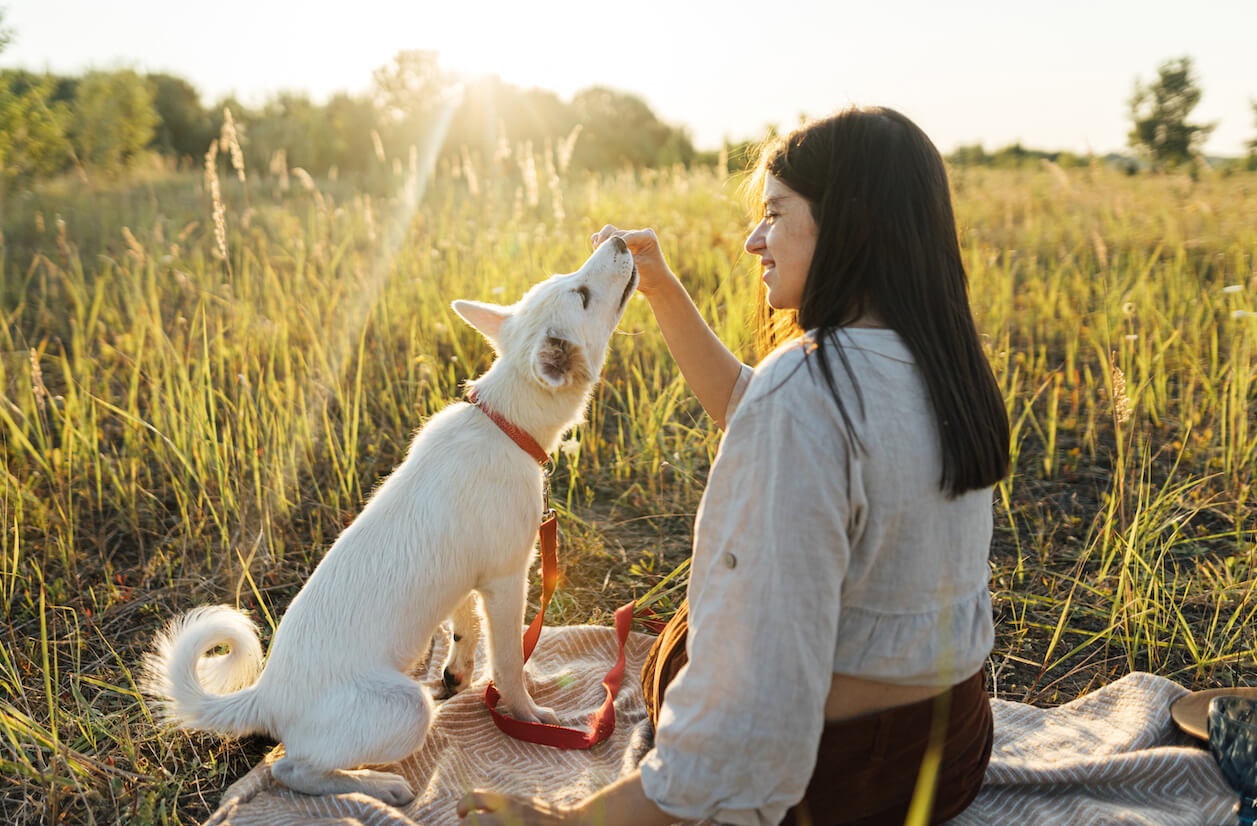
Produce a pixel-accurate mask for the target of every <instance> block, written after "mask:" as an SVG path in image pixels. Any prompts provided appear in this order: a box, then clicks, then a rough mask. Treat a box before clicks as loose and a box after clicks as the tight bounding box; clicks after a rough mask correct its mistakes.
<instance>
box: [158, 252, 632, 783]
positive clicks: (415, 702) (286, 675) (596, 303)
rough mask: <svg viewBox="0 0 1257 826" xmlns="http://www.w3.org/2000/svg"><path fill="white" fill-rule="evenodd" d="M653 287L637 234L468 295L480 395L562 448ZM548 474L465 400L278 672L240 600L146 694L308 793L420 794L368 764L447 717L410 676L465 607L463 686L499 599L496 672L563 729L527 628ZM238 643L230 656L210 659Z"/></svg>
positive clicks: (316, 587) (330, 574)
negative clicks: (439, 716) (279, 745)
mask: <svg viewBox="0 0 1257 826" xmlns="http://www.w3.org/2000/svg"><path fill="white" fill-rule="evenodd" d="M636 285H637V271H636V269H635V268H634V266H633V259H632V256H631V255H630V254H629V252H628V249H627V248H626V246H625V245H624V242H623V241H621V240H620V239H619V238H613V239H611V241H610V242H609V243H605V244H603V245H602V246H601V247H599V248H598V250H597V251H595V252H594V254H593V255H592V256H591V257H590V258H589V260H588V261H586V262H585V264H584V265H583V266H582V267H581V268H580V270H578V271H577V272H575V273H572V274H570V275H555V276H552V277H551V278H549V279H547V280H545V281H543V282H541V283H540V284H538V285H536V286H535V287H533V288H532V289H531V290H529V291H528V293H527V294H526V295H525V296H524V297H523V298H522V299H521V300H520V301H519V302H518V303H517V304H515V305H513V306H510V307H500V306H497V305H493V304H482V303H479V302H473V301H456V302H454V305H453V306H454V310H455V311H456V312H457V313H458V314H459V315H460V316H462V317H463V318H464V319H465V320H466V321H467V322H468V323H470V324H471V325H472V326H474V327H475V328H476V329H477V330H479V331H480V332H481V333H482V334H483V335H484V336H485V337H486V338H487V339H488V340H489V341H490V342H491V343H492V345H493V348H494V350H495V351H496V353H497V356H498V357H497V359H496V360H495V361H494V363H493V366H492V367H491V368H490V369H489V370H488V371H487V372H486V373H485V374H484V375H483V376H481V377H480V378H479V379H477V380H475V381H474V382H472V384H473V386H474V387H475V389H476V393H477V394H478V397H479V401H480V402H481V403H482V404H483V405H485V406H486V407H488V408H490V409H493V410H495V411H497V412H498V413H500V414H501V415H502V416H503V417H505V418H506V420H507V421H509V422H511V423H513V424H514V425H515V426H516V427H518V428H519V429H521V430H523V431H524V432H525V433H528V434H530V435H531V436H532V437H533V439H535V440H536V441H537V443H538V444H539V445H540V446H541V447H542V448H543V449H544V450H546V451H547V452H549V453H552V452H553V451H554V449H555V448H556V447H557V446H558V443H559V440H560V439H561V438H562V435H563V433H564V432H565V431H566V430H568V429H569V428H570V427H572V426H573V425H575V424H576V423H578V422H579V421H581V419H582V417H583V415H584V411H585V406H586V404H587V402H588V399H589V394H590V391H591V390H592V388H593V385H594V383H595V382H596V380H597V377H598V375H599V373H600V372H601V370H602V365H603V362H604V360H605V358H606V352H607V342H608V340H609V339H610V336H611V333H612V332H613V331H614V329H615V327H616V324H617V323H618V322H619V320H620V317H621V315H622V314H623V312H624V307H625V305H626V304H627V302H628V298H629V296H630V295H631V294H632V292H633V289H634V288H635V287H636ZM542 484H543V477H542V469H541V467H540V466H539V464H538V462H537V460H535V459H534V458H532V457H531V456H529V455H528V453H526V452H525V451H524V450H523V449H521V448H520V447H519V446H517V445H516V444H515V443H514V442H513V441H512V440H511V439H510V438H509V437H508V436H507V435H506V434H505V433H504V432H503V431H502V430H501V429H499V428H498V426H497V425H496V424H494V422H493V421H492V420H491V419H490V418H489V417H488V416H487V415H485V413H484V412H482V411H481V410H477V409H476V408H475V407H473V406H471V405H469V404H465V403H455V404H451V405H449V406H448V407H446V408H445V409H444V410H442V411H441V412H440V413H438V414H437V415H435V416H433V417H432V419H431V420H430V421H429V422H428V423H427V424H426V426H424V427H423V428H422V429H421V430H420V431H419V432H418V433H417V434H416V436H415V438H414V441H413V442H412V443H411V446H410V451H409V453H408V454H407V455H406V459H405V461H404V462H402V464H401V465H400V466H399V467H398V468H397V469H396V470H394V471H393V473H392V474H391V475H390V476H389V477H388V478H387V479H386V480H385V481H384V482H383V484H381V485H380V487H379V489H378V490H376V492H375V494H374V495H373V496H372V497H371V500H370V502H368V503H367V506H366V507H365V508H364V509H363V511H362V513H361V514H360V515H359V516H358V518H357V519H356V520H354V522H353V524H351V525H350V526H349V527H348V528H346V529H345V532H344V533H342V534H341V535H340V537H339V538H338V539H337V540H336V542H335V544H333V545H332V548H331V550H329V551H328V552H327V555H326V556H325V557H324V558H323V561H322V562H321V563H320V564H319V566H318V567H317V568H316V569H315V571H314V574H313V575H312V576H311V577H310V580H309V582H307V583H306V585H305V587H304V588H302V589H301V592H300V593H298V594H297V596H296V597H295V598H294V599H293V601H292V604H291V605H289V606H288V611H287V613H286V614H285V615H284V617H283V621H282V622H281V623H280V625H279V627H278V628H276V629H275V636H274V638H273V639H272V640H271V646H270V655H269V658H268V659H267V661H266V666H265V668H264V669H262V670H261V673H260V674H259V673H258V670H259V667H260V666H261V663H262V649H261V644H260V642H259V639H258V632H257V628H256V627H255V626H254V624H253V622H252V621H251V620H250V619H249V618H248V616H247V615H245V614H243V613H241V612H240V611H237V610H236V609H234V608H231V607H228V606H223V605H219V606H207V607H203V608H197V609H194V610H192V611H189V612H188V613H187V614H185V615H184V616H183V617H181V618H179V619H177V620H175V621H174V622H172V623H171V625H170V627H169V628H168V629H167V630H166V632H165V633H164V634H163V635H161V636H160V637H159V638H158V641H157V646H156V651H155V652H154V653H153V654H151V655H149V657H148V662H147V667H148V678H147V682H146V688H147V690H148V691H149V692H150V693H152V694H153V695H154V696H156V697H157V698H158V699H159V702H160V703H161V706H162V710H163V711H164V713H165V715H166V717H167V718H168V719H170V720H172V721H173V722H175V723H176V724H178V725H179V726H181V727H184V728H191V729H201V730H207V731H215V732H219V733H222V734H227V735H232V736H240V735H245V734H250V733H257V732H264V733H267V734H269V735H271V736H272V737H275V738H277V739H279V740H282V741H283V743H284V752H285V754H284V757H283V758H282V759H280V760H279V761H278V762H276V763H275V765H274V767H273V772H274V776H275V778H276V779H277V780H278V781H279V782H281V783H283V784H284V785H285V786H287V787H289V788H291V789H295V790H297V791H301V792H306V793H308V794H335V793H345V792H365V793H366V794H369V795H372V796H374V797H377V798H379V799H381V800H383V801H385V802H387V803H392V804H401V803H405V802H407V801H409V800H410V799H411V798H412V797H413V796H414V792H413V790H412V789H411V788H410V786H409V784H408V783H407V782H406V781H405V780H404V779H403V778H401V777H400V776H398V775H395V774H388V773H384V772H375V771H366V770H358V771H351V769H354V768H355V767H357V766H361V765H364V764H377V763H389V762H393V761H397V760H401V759H402V758H404V757H406V756H407V755H409V754H411V753H412V752H414V751H415V750H416V749H417V748H419V746H420V745H421V744H422V743H423V739H424V736H425V735H426V733H427V730H428V725H429V723H430V721H431V718H432V713H433V704H432V700H431V699H430V698H429V696H428V693H427V691H426V690H425V689H424V688H423V687H422V686H421V685H420V684H419V683H417V682H416V681H415V680H414V679H413V678H412V677H411V676H410V674H411V671H412V669H413V668H414V667H415V666H416V665H417V664H418V663H419V661H420V660H421V659H422V658H423V657H424V656H425V652H426V651H427V650H428V648H429V642H430V640H431V638H432V636H433V634H434V633H435V632H436V630H437V627H438V626H439V625H440V623H441V621H442V620H443V619H444V618H446V617H449V616H450V615H451V614H454V625H455V628H454V632H455V635H456V637H457V638H458V642H457V643H456V644H455V645H454V646H453V650H452V651H451V656H450V660H449V662H448V663H447V665H446V669H445V673H446V684H447V687H450V688H459V687H462V685H464V684H465V683H466V682H468V681H470V679H471V665H472V660H471V657H472V654H471V653H470V652H472V651H474V647H475V637H476V636H478V627H479V626H478V620H477V618H476V616H475V611H474V603H473V601H472V600H473V598H472V596H471V593H472V592H473V591H475V592H478V593H479V594H480V597H481V599H482V601H483V604H484V611H485V618H486V621H487V623H488V632H489V654H490V661H491V666H492V671H493V678H494V680H495V682H496V684H497V687H498V690H499V691H500V692H501V695H502V702H503V703H504V704H505V705H506V707H507V708H509V709H510V711H511V712H512V713H513V714H514V715H515V716H516V717H518V718H521V719H525V720H532V721H538V720H544V721H547V722H556V720H555V718H554V714H553V713H552V712H551V711H550V710H549V709H546V708H542V707H540V706H538V705H537V704H536V703H534V702H533V699H532V697H531V696H529V694H528V689H527V688H526V687H525V685H524V677H523V651H522V646H521V643H520V632H521V628H522V626H523V620H524V603H525V599H526V595H527V589H528V584H527V576H528V570H529V568H530V566H531V563H532V559H533V554H534V542H535V539H536V536H537V526H538V523H539V521H540V514H541V507H542V504H541V503H542ZM219 646H226V647H227V648H228V653H227V654H225V655H221V656H208V655H209V654H210V653H211V652H212V651H213V650H214V649H215V648H217V647H219Z"/></svg>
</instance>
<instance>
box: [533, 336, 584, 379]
mask: <svg viewBox="0 0 1257 826" xmlns="http://www.w3.org/2000/svg"><path fill="white" fill-rule="evenodd" d="M532 363H533V372H534V373H536V375H537V378H538V379H540V380H541V381H542V383H544V384H546V385H548V386H550V387H554V388H559V387H563V386H564V385H567V384H573V383H575V384H584V383H587V382H588V381H589V380H590V378H591V376H590V372H589V361H588V359H586V358H585V351H584V350H583V349H582V348H581V346H580V345H578V344H576V343H575V342H573V341H571V340H570V339H569V338H567V337H566V336H564V335H563V334H562V333H558V332H555V331H554V330H549V331H547V332H546V334H545V336H544V337H543V338H542V339H541V343H540V344H539V345H538V346H537V350H536V352H535V353H533V362H532Z"/></svg>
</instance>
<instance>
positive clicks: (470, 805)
mask: <svg viewBox="0 0 1257 826" xmlns="http://www.w3.org/2000/svg"><path fill="white" fill-rule="evenodd" d="M507 802H508V801H507V799H506V797H505V796H503V795H500V794H498V793H497V792H488V791H484V790H483V789H476V790H475V791H471V792H468V793H467V796H466V797H464V798H463V799H462V800H460V801H458V816H459V817H467V815H469V814H471V813H472V812H496V811H499V810H501V809H502V808H504V807H505V806H506V805H507Z"/></svg>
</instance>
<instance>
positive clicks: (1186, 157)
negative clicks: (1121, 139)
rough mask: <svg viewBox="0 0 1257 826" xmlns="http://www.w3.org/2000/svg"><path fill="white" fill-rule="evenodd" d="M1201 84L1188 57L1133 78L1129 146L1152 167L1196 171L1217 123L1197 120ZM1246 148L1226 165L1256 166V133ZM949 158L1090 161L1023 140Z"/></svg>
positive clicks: (1008, 163) (967, 149)
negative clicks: (1027, 145) (1194, 118)
mask: <svg viewBox="0 0 1257 826" xmlns="http://www.w3.org/2000/svg"><path fill="white" fill-rule="evenodd" d="M1202 94H1203V90H1202V89H1201V87H1200V81H1199V79H1198V78H1197V76H1196V72H1195V66H1194V64H1193V62H1192V59H1191V58H1190V57H1187V56H1184V57H1177V58H1173V59H1171V60H1166V61H1164V62H1163V63H1161V65H1160V66H1158V67H1157V77H1156V79H1155V80H1152V81H1150V82H1148V83H1143V82H1142V81H1140V80H1139V79H1138V78H1136V79H1135V90H1134V93H1133V94H1132V95H1131V97H1130V100H1129V101H1128V102H1127V106H1128V110H1127V113H1128V116H1129V118H1130V122H1131V130H1130V132H1129V133H1128V134H1127V136H1126V142H1127V146H1129V147H1130V148H1131V149H1133V150H1135V152H1136V156H1137V158H1138V160H1139V161H1140V162H1142V163H1143V164H1144V165H1146V166H1149V167H1151V168H1154V169H1173V168H1179V167H1183V166H1190V167H1191V169H1192V171H1193V172H1195V171H1197V170H1198V169H1199V167H1200V165H1201V164H1202V163H1203V158H1202V157H1201V152H1200V147H1201V145H1203V144H1204V142H1205V141H1206V140H1207V139H1208V138H1209V135H1210V134H1212V132H1213V130H1214V129H1215V128H1216V127H1217V123H1193V122H1192V121H1191V120H1190V118H1191V113H1192V110H1194V109H1195V108H1196V105H1197V104H1198V103H1200V98H1201V96H1202ZM1251 105H1252V107H1253V119H1254V127H1257V101H1252V103H1251ZM1246 148H1247V150H1248V153H1247V155H1246V156H1245V157H1243V158H1238V159H1233V160H1232V161H1231V162H1230V164H1229V165H1228V166H1227V167H1226V168H1227V169H1228V170H1230V169H1236V168H1242V169H1247V170H1249V171H1255V170H1257V138H1254V139H1253V140H1251V141H1249V142H1248V143H1247V145H1246ZM948 160H949V161H951V162H952V163H954V164H959V165H970V166H975V165H976V166H996V167H1018V166H1022V165H1024V164H1027V163H1039V162H1041V161H1044V160H1047V161H1051V162H1053V163H1056V164H1058V165H1060V166H1063V167H1069V166H1082V165H1086V164H1089V163H1090V160H1091V159H1090V158H1089V157H1087V156H1082V155H1076V154H1074V153H1071V152H1044V151H1040V150H1035V149H1027V148H1025V147H1023V146H1022V145H1021V144H1020V143H1015V144H1012V145H1011V146H1007V147H1004V148H1003V149H1000V150H998V151H996V152H994V153H988V152H986V150H984V149H983V147H982V145H981V144H973V145H970V146H961V147H959V148H958V149H957V150H956V151H955V152H953V153H952V154H951V155H950V156H949V157H948ZM1119 160H1120V162H1121V163H1122V165H1123V166H1124V167H1125V168H1126V170H1127V171H1128V172H1132V173H1133V172H1135V171H1137V169H1138V166H1137V165H1136V164H1135V162H1134V161H1132V160H1131V159H1128V158H1125V159H1119Z"/></svg>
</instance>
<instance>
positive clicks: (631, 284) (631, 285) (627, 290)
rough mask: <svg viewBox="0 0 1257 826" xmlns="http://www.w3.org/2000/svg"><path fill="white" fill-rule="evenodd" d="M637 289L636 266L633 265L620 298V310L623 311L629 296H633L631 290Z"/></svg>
mask: <svg viewBox="0 0 1257 826" xmlns="http://www.w3.org/2000/svg"><path fill="white" fill-rule="evenodd" d="M635 289H637V265H636V264H634V265H633V272H632V273H630V274H629V280H628V283H627V284H625V285H624V294H623V295H621V296H620V307H619V309H620V310H623V309H624V305H625V304H626V303H627V302H628V300H629V296H630V295H632V294H633V290H635Z"/></svg>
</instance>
